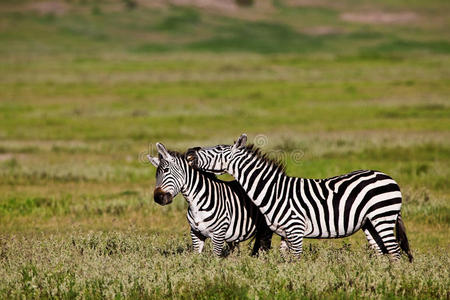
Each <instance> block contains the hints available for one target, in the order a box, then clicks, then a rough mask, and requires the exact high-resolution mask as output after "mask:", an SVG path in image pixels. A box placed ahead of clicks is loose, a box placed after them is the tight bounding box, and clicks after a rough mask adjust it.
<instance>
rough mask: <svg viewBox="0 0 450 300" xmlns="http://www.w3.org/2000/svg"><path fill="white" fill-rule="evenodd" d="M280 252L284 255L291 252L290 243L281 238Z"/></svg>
mask: <svg viewBox="0 0 450 300" xmlns="http://www.w3.org/2000/svg"><path fill="white" fill-rule="evenodd" d="M280 251H281V252H282V253H288V252H289V245H288V242H287V241H286V239H285V238H281V243H280Z"/></svg>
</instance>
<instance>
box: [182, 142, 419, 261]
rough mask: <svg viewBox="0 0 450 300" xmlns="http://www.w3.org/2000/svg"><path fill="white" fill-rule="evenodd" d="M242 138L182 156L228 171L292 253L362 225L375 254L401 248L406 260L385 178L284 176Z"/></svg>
mask: <svg viewBox="0 0 450 300" xmlns="http://www.w3.org/2000/svg"><path fill="white" fill-rule="evenodd" d="M246 142H247V136H246V135H245V134H243V135H241V136H240V137H239V139H238V140H237V141H236V143H235V144H234V145H217V146H214V147H208V148H199V147H197V148H191V149H189V150H188V151H187V153H186V155H187V159H188V161H189V164H190V165H191V166H193V167H195V168H197V169H200V170H204V171H207V172H214V173H216V174H221V173H225V172H227V173H229V174H231V175H232V176H233V177H234V178H235V179H236V180H237V181H238V182H239V183H240V184H241V186H242V187H243V188H244V190H245V191H246V192H247V195H248V196H249V197H250V199H251V200H252V201H253V203H254V204H255V205H256V206H257V207H258V208H259V210H260V211H261V213H262V214H263V215H264V216H265V218H266V222H267V224H268V225H269V227H270V228H271V229H272V230H273V231H274V232H275V233H277V234H278V235H280V236H281V237H283V238H284V239H285V243H286V246H287V247H288V248H289V250H291V251H292V253H293V254H294V255H296V256H300V254H301V252H302V246H303V238H340V237H345V236H349V235H352V234H353V233H355V232H356V231H358V230H359V229H362V230H363V231H364V233H365V235H366V237H367V240H368V241H369V244H370V246H371V247H372V248H374V249H376V251H377V252H378V253H387V254H390V255H391V256H392V257H393V258H394V259H399V258H400V248H401V249H402V250H403V251H405V252H406V254H407V256H408V258H409V260H410V261H412V259H413V257H412V254H411V252H410V249H409V244H408V239H407V237H406V232H405V227H404V225H403V222H402V218H401V216H400V208H401V204H402V195H401V192H400V188H399V186H398V184H397V183H396V182H395V181H394V180H393V179H392V178H391V177H389V176H388V175H386V174H384V173H382V172H378V171H371V170H359V171H354V172H351V173H349V174H345V175H341V176H336V177H331V178H327V179H306V178H298V177H290V176H288V175H286V173H285V169H284V167H283V165H281V164H280V163H278V162H277V161H274V160H273V159H270V158H268V157H267V156H266V155H264V154H262V153H261V152H260V150H259V149H258V148H256V147H255V146H253V145H248V146H246ZM394 227H395V228H396V235H397V237H395V235H394Z"/></svg>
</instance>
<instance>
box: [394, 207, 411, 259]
mask: <svg viewBox="0 0 450 300" xmlns="http://www.w3.org/2000/svg"><path fill="white" fill-rule="evenodd" d="M395 233H396V237H397V242H398V243H399V245H400V248H401V249H402V250H403V251H404V252H405V253H406V255H408V259H409V262H412V261H413V256H412V254H411V250H410V249H409V243H408V238H407V237H406V229H405V225H404V224H403V221H402V217H401V216H400V215H398V218H397V224H396V226H395Z"/></svg>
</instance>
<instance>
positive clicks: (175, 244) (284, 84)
mask: <svg viewBox="0 0 450 300" xmlns="http://www.w3.org/2000/svg"><path fill="white" fill-rule="evenodd" d="M294 2H295V1H258V3H256V1H255V5H254V6H252V7H245V8H239V9H236V10H231V11H229V10H227V9H225V8H224V9H218V8H217V7H215V6H212V7H207V8H198V7H195V6H189V5H187V6H177V5H165V4H164V5H162V6H157V5H156V6H155V5H153V4H152V3H150V2H149V3H147V4H145V3H143V2H140V1H138V2H137V7H135V8H133V7H132V6H127V5H126V3H125V2H124V1H106V0H104V1H96V2H95V3H91V2H86V1H66V2H61V3H62V4H61V6H62V7H63V8H64V9H63V10H62V12H61V11H60V10H58V9H55V4H54V3H53V4H52V2H49V3H50V4H48V2H47V4H45V3H44V4H43V6H44V9H42V8H39V7H42V6H39V5H38V4H35V3H34V2H33V3H34V4H33V3H32V2H30V1H3V2H2V3H1V4H0V20H1V21H0V278H1V279H0V297H2V298H24V297H25V298H75V297H84V298H158V299H160V298H185V299H191V298H195V299H210V298H213V299H225V298H226V299H229V298H251V299H254V298H262V299H273V298H275V299H287V298H295V299H299V298H300V299H303V298H305V299H329V298H331V299H353V298H361V297H364V298H376V299H391V298H393V299H398V298H409V299H430V298H448V297H449V289H448V286H449V285H450V282H449V281H450V280H449V278H450V276H449V267H448V265H449V257H450V256H449V246H450V245H449V239H448V232H449V229H450V226H449V225H450V214H449V211H450V207H449V203H450V190H449V185H448V178H449V176H450V174H449V172H450V171H449V170H450V169H449V167H448V162H449V158H450V143H449V141H450V131H449V128H450V105H449V101H448V95H449V93H450V88H449V86H450V74H449V72H448V70H449V67H450V56H449V52H450V40H449V39H448V26H449V24H448V18H447V15H448V11H449V9H450V7H449V5H448V3H447V2H445V1H438V0H433V1H427V3H425V2H422V1H408V2H405V1H395V2H393V1H388V0H384V1H380V2H377V3H371V2H361V3H354V2H353V1H342V2H339V3H335V2H332V1H321V2H320V3H317V4H314V3H311V4H307V3H306V2H302V3H303V6H301V5H300V6H293V4H292V3H294ZM211 3H213V2H211ZM52 5H53V6H52ZM36 7H37V8H36ZM373 11H376V12H382V13H391V14H395V13H399V12H400V13H401V12H410V13H412V14H413V15H414V16H415V17H414V18H413V19H412V20H410V21H409V22H408V23H401V22H399V23H397V22H394V23H391V24H389V23H387V24H386V23H382V22H379V23H376V22H375V23H357V22H350V21H345V20H344V19H343V18H342V17H341V16H342V14H344V13H347V12H352V13H370V12H373ZM242 132H246V133H247V134H248V135H249V138H250V141H252V139H255V142H256V143H259V144H261V145H262V148H263V149H264V151H266V152H270V153H271V155H273V156H276V157H279V158H280V159H282V160H283V161H285V163H286V165H287V171H288V174H290V175H296V176H302V177H308V178H323V177H330V176H335V175H338V174H342V173H345V172H349V171H352V170H355V169H363V168H368V169H378V170H381V171H383V172H386V173H387V174H389V175H391V176H392V177H393V178H395V180H396V181H398V182H399V184H400V186H401V188H402V192H403V196H404V205H403V208H402V217H403V220H404V222H405V225H406V229H407V233H408V237H409V239H410V244H411V248H412V251H413V254H414V257H415V262H414V263H413V264H409V263H408V262H407V260H406V259H403V260H402V261H400V262H398V263H391V262H389V260H388V259H387V258H385V257H376V256H374V255H373V253H372V252H371V251H370V250H368V249H367V243H366V241H365V238H364V236H363V234H362V233H361V232H360V233H357V234H355V235H354V236H352V237H349V238H346V239H338V240H307V241H306V242H305V251H304V255H303V257H302V259H301V260H300V261H299V262H292V261H290V260H289V259H285V258H283V257H282V256H281V255H280V253H279V251H278V249H277V245H278V244H279V242H280V241H279V238H278V237H275V238H274V249H273V250H272V251H270V252H269V253H267V254H265V255H262V256H261V257H258V258H251V257H249V255H248V254H249V252H250V250H249V247H248V244H247V243H244V244H243V245H241V249H240V252H236V253H233V254H232V255H231V256H230V257H228V258H227V259H218V258H216V257H214V255H213V253H212V250H211V245H210V244H208V245H207V248H206V250H205V253H204V254H202V255H196V254H193V253H191V252H190V239H189V234H188V232H189V228H188V225H187V222H186V217H185V213H186V209H187V204H186V203H185V201H184V199H182V197H180V196H178V197H177V198H176V199H175V201H174V203H173V204H171V205H170V206H167V207H160V206H158V205H157V204H155V203H154V202H153V200H152V198H153V195H152V191H153V187H154V185H155V180H154V169H153V168H152V167H151V166H150V165H149V164H148V163H146V162H145V160H143V157H144V154H145V153H148V152H151V153H153V154H154V153H156V150H155V149H154V144H155V142H163V143H164V144H165V145H166V146H167V147H168V148H169V149H174V150H180V151H184V150H185V149H187V148H188V147H192V146H200V145H214V144H218V143H231V142H232V141H233V140H234V139H236V138H237V137H238V136H239V135H240V134H241V133H242ZM261 135H263V136H261ZM225 178H229V177H225Z"/></svg>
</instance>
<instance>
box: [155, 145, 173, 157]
mask: <svg viewBox="0 0 450 300" xmlns="http://www.w3.org/2000/svg"><path fill="white" fill-rule="evenodd" d="M156 149H158V153H159V154H160V155H161V157H162V158H163V159H165V160H168V159H170V158H172V155H170V153H169V151H167V149H166V147H164V145H163V144H161V143H156Z"/></svg>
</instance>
